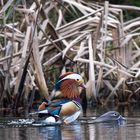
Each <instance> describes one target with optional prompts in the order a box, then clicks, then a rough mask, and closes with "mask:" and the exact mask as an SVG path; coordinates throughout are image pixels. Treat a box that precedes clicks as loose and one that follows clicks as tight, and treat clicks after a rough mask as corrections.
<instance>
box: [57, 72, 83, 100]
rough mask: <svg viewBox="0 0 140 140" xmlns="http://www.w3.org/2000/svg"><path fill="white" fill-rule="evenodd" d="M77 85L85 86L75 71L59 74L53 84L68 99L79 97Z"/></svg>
mask: <svg viewBox="0 0 140 140" xmlns="http://www.w3.org/2000/svg"><path fill="white" fill-rule="evenodd" d="M78 87H82V88H85V85H84V80H83V78H82V76H81V75H79V74H77V73H75V72H67V73H65V74H63V75H61V76H60V77H59V80H58V81H57V83H56V85H55V89H56V90H60V91H61V92H62V94H63V96H64V97H67V98H70V99H74V98H77V97H79V95H80V92H79V89H78Z"/></svg>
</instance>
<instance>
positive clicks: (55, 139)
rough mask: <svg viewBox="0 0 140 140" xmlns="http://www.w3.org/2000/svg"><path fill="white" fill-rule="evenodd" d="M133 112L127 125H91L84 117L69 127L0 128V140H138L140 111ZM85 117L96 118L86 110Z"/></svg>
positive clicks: (139, 135) (139, 134)
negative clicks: (83, 120)
mask: <svg viewBox="0 0 140 140" xmlns="http://www.w3.org/2000/svg"><path fill="white" fill-rule="evenodd" d="M135 110H136V109H134V110H133V115H134V114H136V116H135V115H134V116H130V112H128V113H129V114H128V120H127V123H126V124H122V125H118V124H117V123H113V122H111V123H91V122H92V121H91V120H90V117H86V118H84V119H86V121H85V122H84V123H83V122H82V121H77V122H75V123H73V124H70V125H61V126H59V125H58V126H46V127H17V128H16V127H15V126H14V127H13V128H12V127H10V128H8V127H5V128H0V140H132V139H135V140H138V139H140V133H139V132H140V119H139V116H140V111H139V110H136V112H135ZM95 113H97V111H96V112H95ZM98 114H101V113H98ZM98 114H96V115H97V116H98ZM121 114H122V113H121ZM87 115H88V116H96V115H95V114H93V111H91V110H88V112H87ZM87 118H88V119H89V120H88V119H87Z"/></svg>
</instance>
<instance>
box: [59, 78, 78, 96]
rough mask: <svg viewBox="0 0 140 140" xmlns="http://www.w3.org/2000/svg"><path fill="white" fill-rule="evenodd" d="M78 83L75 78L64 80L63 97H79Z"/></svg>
mask: <svg viewBox="0 0 140 140" xmlns="http://www.w3.org/2000/svg"><path fill="white" fill-rule="evenodd" d="M78 86H79V85H78V83H77V81H75V80H74V79H68V80H64V81H63V82H62V84H61V86H60V91H61V92H62V95H63V97H66V98H69V99H74V98H77V97H79V95H80V93H79V89H78Z"/></svg>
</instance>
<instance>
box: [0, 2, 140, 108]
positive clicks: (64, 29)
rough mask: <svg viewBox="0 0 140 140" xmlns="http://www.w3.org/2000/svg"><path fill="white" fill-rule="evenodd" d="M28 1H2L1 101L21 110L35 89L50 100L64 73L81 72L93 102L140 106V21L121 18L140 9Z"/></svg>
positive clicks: (80, 3) (31, 100) (78, 3)
mask: <svg viewBox="0 0 140 140" xmlns="http://www.w3.org/2000/svg"><path fill="white" fill-rule="evenodd" d="M26 3H27V4H28V1H26ZM26 3H23V2H21V1H18V2H16V1H13V0H9V1H7V2H6V3H5V4H3V3H2V1H1V5H2V8H1V10H0V23H1V28H0V40H1V41H0V74H1V75H0V76H1V78H0V79H1V82H0V91H1V94H0V100H1V101H4V100H5V99H6V100H7V102H8V104H9V105H11V104H12V105H13V107H14V108H18V107H20V106H23V105H22V102H21V103H20V101H23V100H27V98H28V95H29V92H30V91H35V89H38V90H39V93H40V94H41V96H42V97H43V98H45V99H46V100H47V99H48V98H49V93H50V91H51V90H52V87H53V85H54V83H55V80H56V79H57V77H58V76H59V75H60V74H61V73H63V72H64V71H77V72H79V73H82V75H83V76H84V78H85V81H86V82H87V87H88V88H87V98H88V99H89V100H90V99H94V100H95V101H96V102H101V103H102V104H103V105H105V104H107V103H108V102H109V101H112V99H113V101H114V102H116V101H117V103H121V102H128V103H129V102H132V101H137V102H139V100H137V99H139V98H140V96H139V91H140V88H139V87H140V83H139V82H137V81H139V78H140V70H139V67H140V62H139V59H140V46H139V45H140V41H139V35H140V28H139V25H140V22H139V17H135V18H133V19H131V20H126V19H125V18H124V16H125V15H123V13H124V12H123V11H124V10H128V11H129V10H131V11H133V12H138V11H140V8H139V7H135V6H127V5H112V4H109V2H108V1H106V2H105V3H102V4H99V3H98V4H97V3H95V2H84V1H83V0H79V1H76V0H73V1H70V0H62V1H61V2H59V1H51V0H49V1H47V2H44V1H35V2H34V1H33V2H32V4H31V6H29V5H27V4H26ZM72 13H73V14H72ZM12 17H13V18H12ZM69 17H72V18H69ZM51 76H52V77H51ZM131 87H132V88H131ZM27 89H28V90H27ZM33 93H35V92H33ZM30 98H34V96H30ZM122 98H123V100H122ZM110 99H111V100H110ZM32 102H33V99H30V101H29V105H28V106H29V107H31V103H32ZM2 104H3V103H2ZM7 107H8V105H7Z"/></svg>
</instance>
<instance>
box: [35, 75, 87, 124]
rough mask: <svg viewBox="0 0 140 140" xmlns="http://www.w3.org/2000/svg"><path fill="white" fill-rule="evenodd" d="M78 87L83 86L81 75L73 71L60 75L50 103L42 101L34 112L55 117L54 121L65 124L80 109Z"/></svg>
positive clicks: (41, 115)
mask: <svg viewBox="0 0 140 140" xmlns="http://www.w3.org/2000/svg"><path fill="white" fill-rule="evenodd" d="M79 87H83V88H85V85H84V80H83V78H82V77H81V75H79V74H77V73H74V72H67V73H65V74H63V75H61V76H60V77H59V79H58V81H57V82H56V84H55V87H54V90H53V92H52V95H51V101H50V103H46V102H43V103H42V104H41V105H40V106H39V111H38V112H36V114H39V115H38V116H39V117H44V116H45V117H47V118H46V119H48V118H51V120H54V118H55V121H57V120H61V121H63V122H64V123H66V124H68V123H71V122H73V121H74V120H76V119H77V118H78V116H79V115H80V113H81V110H82V107H81V104H80V91H79ZM52 117H53V118H52ZM50 122H51V121H50Z"/></svg>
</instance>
